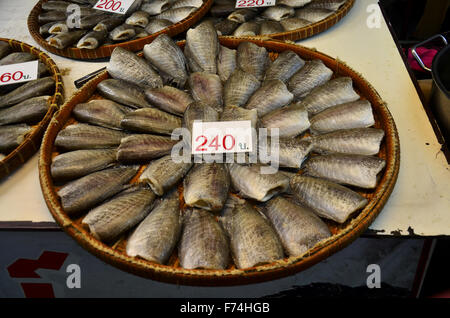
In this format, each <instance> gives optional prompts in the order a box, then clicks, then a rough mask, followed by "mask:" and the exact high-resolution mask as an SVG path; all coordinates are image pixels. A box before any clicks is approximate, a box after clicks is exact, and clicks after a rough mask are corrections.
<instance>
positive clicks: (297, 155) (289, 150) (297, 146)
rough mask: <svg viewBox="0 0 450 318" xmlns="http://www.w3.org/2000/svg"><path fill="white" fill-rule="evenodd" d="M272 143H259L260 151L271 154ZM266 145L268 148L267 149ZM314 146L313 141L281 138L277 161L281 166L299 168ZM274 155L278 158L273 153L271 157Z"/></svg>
mask: <svg viewBox="0 0 450 318" xmlns="http://www.w3.org/2000/svg"><path fill="white" fill-rule="evenodd" d="M269 140H270V139H269ZM270 144H271V143H270V141H269V142H268V143H267V145H264V144H259V145H258V146H259V147H260V151H263V152H264V153H267V154H271V151H269V150H270V149H271V148H270ZM265 147H267V148H266V149H265ZM312 147H313V145H312V143H311V142H310V141H308V140H302V139H299V138H293V139H292V138H289V139H287V138H281V139H279V141H278V158H277V159H275V161H277V162H278V164H279V165H280V167H286V168H298V169H299V168H300V167H301V165H302V163H303V161H304V160H305V159H306V156H307V155H308V154H309V153H310V152H311V150H312ZM274 157H275V158H276V156H275V155H274V154H271V158H274Z"/></svg>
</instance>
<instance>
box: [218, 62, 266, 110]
mask: <svg viewBox="0 0 450 318" xmlns="http://www.w3.org/2000/svg"><path fill="white" fill-rule="evenodd" d="M260 85H261V83H260V82H259V81H258V79H257V78H256V77H255V76H253V75H252V74H249V73H246V72H244V71H243V70H241V69H238V68H237V69H236V70H235V71H234V72H233V73H232V74H231V75H230V77H229V78H228V80H227V81H226V83H225V85H224V105H225V106H244V105H245V104H246V103H247V101H248V99H249V98H250V97H251V96H252V95H253V93H254V92H255V91H256V90H257V89H258V88H259V86H260Z"/></svg>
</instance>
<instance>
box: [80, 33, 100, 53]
mask: <svg viewBox="0 0 450 318" xmlns="http://www.w3.org/2000/svg"><path fill="white" fill-rule="evenodd" d="M106 38H107V32H106V31H90V32H88V33H86V35H84V36H83V37H82V38H81V39H80V40H79V41H78V43H77V48H79V49H89V50H93V49H96V48H98V47H99V46H100V45H102V44H103V43H104V42H105V40H106Z"/></svg>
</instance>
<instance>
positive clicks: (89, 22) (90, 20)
mask: <svg viewBox="0 0 450 318" xmlns="http://www.w3.org/2000/svg"><path fill="white" fill-rule="evenodd" d="M99 12H100V11H99ZM108 18H109V15H108V14H105V13H100V14H99V13H96V14H91V15H88V16H84V17H83V16H82V17H81V19H80V20H79V24H78V25H77V27H78V28H79V29H82V30H84V31H86V32H88V31H90V30H92V28H94V27H95V26H96V25H97V24H98V23H99V22H101V21H102V20H105V19H108Z"/></svg>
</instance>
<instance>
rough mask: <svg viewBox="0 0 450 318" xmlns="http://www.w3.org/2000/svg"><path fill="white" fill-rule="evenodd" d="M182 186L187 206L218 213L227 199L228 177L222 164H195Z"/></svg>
mask: <svg viewBox="0 0 450 318" xmlns="http://www.w3.org/2000/svg"><path fill="white" fill-rule="evenodd" d="M183 186H184V189H183V195H184V201H185V202H186V204H187V205H188V206H190V207H196V208H201V209H205V210H208V211H213V212H218V211H220V210H222V208H223V205H224V204H225V201H226V200H227V198H228V190H229V188H230V175H229V173H228V170H227V168H226V167H225V165H223V164H219V163H201V164H195V165H194V167H192V169H191V170H190V171H189V173H188V174H187V176H186V177H185V178H184V182H183Z"/></svg>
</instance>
